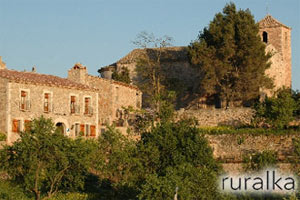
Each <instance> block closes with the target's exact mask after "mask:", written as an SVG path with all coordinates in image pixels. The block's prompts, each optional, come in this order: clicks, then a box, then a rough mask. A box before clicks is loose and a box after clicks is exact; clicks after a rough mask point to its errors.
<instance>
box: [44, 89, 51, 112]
mask: <svg viewBox="0 0 300 200" xmlns="http://www.w3.org/2000/svg"><path fill="white" fill-rule="evenodd" d="M49 105H50V94H49V93H45V96H44V112H49V111H50V109H49V108H50V106H49Z"/></svg>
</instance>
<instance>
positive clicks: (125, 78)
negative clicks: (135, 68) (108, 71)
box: [111, 67, 131, 84]
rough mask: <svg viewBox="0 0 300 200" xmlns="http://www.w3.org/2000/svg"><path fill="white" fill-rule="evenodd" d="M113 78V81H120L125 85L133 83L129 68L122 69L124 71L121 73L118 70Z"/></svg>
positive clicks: (113, 74)
mask: <svg viewBox="0 0 300 200" xmlns="http://www.w3.org/2000/svg"><path fill="white" fill-rule="evenodd" d="M111 78H112V79H113V80H116V81H120V82H123V83H127V84H130V83H131V79H130V76H129V70H128V68H127V67H122V69H121V70H120V72H118V71H117V70H115V71H114V72H113V73H112V77H111Z"/></svg>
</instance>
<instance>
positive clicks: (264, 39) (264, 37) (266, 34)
mask: <svg viewBox="0 0 300 200" xmlns="http://www.w3.org/2000/svg"><path fill="white" fill-rule="evenodd" d="M263 42H264V43H268V33H267V32H265V31H264V32H263Z"/></svg>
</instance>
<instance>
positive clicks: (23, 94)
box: [20, 91, 27, 110]
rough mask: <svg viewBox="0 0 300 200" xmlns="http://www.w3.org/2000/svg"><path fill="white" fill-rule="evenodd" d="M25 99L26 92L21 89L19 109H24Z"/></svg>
mask: <svg viewBox="0 0 300 200" xmlns="http://www.w3.org/2000/svg"><path fill="white" fill-rule="evenodd" d="M26 100H27V92H25V91H21V105H20V109H21V110H26Z"/></svg>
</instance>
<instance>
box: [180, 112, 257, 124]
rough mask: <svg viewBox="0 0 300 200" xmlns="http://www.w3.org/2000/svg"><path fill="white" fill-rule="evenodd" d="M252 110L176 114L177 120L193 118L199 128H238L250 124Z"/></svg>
mask: <svg viewBox="0 0 300 200" xmlns="http://www.w3.org/2000/svg"><path fill="white" fill-rule="evenodd" d="M253 115H254V110H252V109H250V108H229V109H212V108H210V109H199V110H184V109H181V110H179V111H178V112H177V116H178V118H195V119H196V120H197V121H198V124H199V126H222V125H233V126H239V125H243V124H250V123H251V120H252V118H253Z"/></svg>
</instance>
